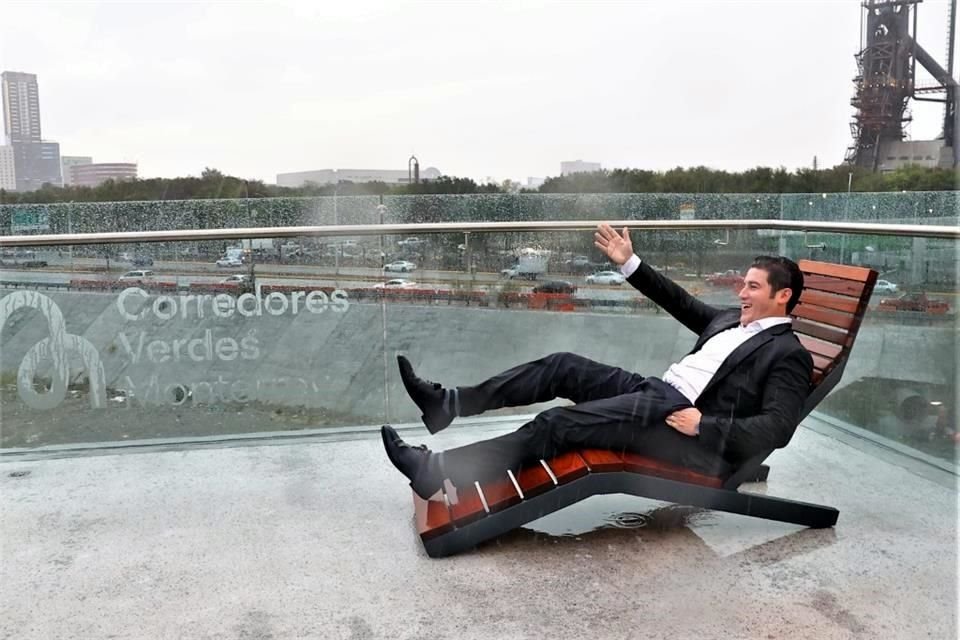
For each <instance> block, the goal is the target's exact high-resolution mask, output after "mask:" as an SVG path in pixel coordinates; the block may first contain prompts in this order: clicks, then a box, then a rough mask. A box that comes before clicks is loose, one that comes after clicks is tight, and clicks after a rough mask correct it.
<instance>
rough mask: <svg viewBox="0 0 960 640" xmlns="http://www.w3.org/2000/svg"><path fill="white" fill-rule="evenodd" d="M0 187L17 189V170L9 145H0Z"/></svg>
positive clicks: (5, 189)
mask: <svg viewBox="0 0 960 640" xmlns="http://www.w3.org/2000/svg"><path fill="white" fill-rule="evenodd" d="M0 189H3V190H4V191H16V189H17V172H16V170H15V169H14V165H13V147H11V146H10V145H3V146H0Z"/></svg>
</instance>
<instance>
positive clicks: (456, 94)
mask: <svg viewBox="0 0 960 640" xmlns="http://www.w3.org/2000/svg"><path fill="white" fill-rule="evenodd" d="M948 5H949V2H948V0H925V1H924V2H923V4H921V5H920V14H919V30H918V41H919V42H920V43H921V44H922V45H923V46H924V47H925V48H926V49H927V50H928V51H929V52H930V53H931V54H933V55H934V56H935V57H937V58H938V59H939V60H940V61H941V64H943V65H944V66H946V62H945V57H946V56H945V43H946V16H947V8H948ZM0 20H2V29H0V33H2V36H0V70H11V71H25V72H30V73H36V74H37V75H38V76H39V78H38V79H39V83H40V101H41V118H42V125H43V135H44V137H45V138H47V139H51V140H56V141H58V142H60V145H61V153H63V154H64V155H91V156H93V158H94V160H95V161H103V162H106V161H135V162H138V163H139V165H140V175H141V177H154V176H164V177H173V176H179V175H190V174H192V175H198V174H199V173H200V171H202V170H203V168H204V167H205V166H210V167H216V168H218V169H220V170H222V171H224V172H225V173H229V174H232V175H237V176H241V177H247V178H259V179H262V180H264V181H266V182H271V183H272V182H275V180H276V174H277V173H278V172H286V171H303V170H309V169H325V168H367V169H369V168H374V169H405V168H406V163H407V158H408V157H409V156H410V155H411V154H412V153H414V154H416V155H417V156H418V158H419V160H420V163H421V167H424V168H425V167H428V166H436V167H437V168H439V169H440V170H441V171H442V172H444V173H445V174H448V175H458V176H469V177H473V178H475V179H483V178H485V177H486V176H493V177H496V178H498V179H502V178H508V177H509V178H514V179H525V178H526V177H527V176H549V175H557V174H559V170H560V161H561V160H575V159H583V160H590V161H598V162H600V163H602V165H603V167H604V168H616V167H632V168H643V169H660V170H662V169H668V168H671V167H674V166H678V165H679V166H695V165H706V166H709V167H714V168H722V169H728V170H742V169H745V168H749V167H753V166H758V165H765V166H780V165H783V166H786V167H788V168H790V169H795V168H797V167H799V166H808V165H810V164H811V163H812V161H813V157H814V156H815V155H816V156H818V159H819V163H820V165H821V166H832V165H834V164H838V163H839V162H841V161H842V159H843V153H844V150H845V148H846V147H847V146H848V144H850V141H851V138H850V132H849V122H850V118H851V115H852V108H851V107H850V98H851V96H852V94H853V84H852V81H851V79H852V77H853V75H854V73H855V70H856V67H855V63H854V58H853V55H854V53H856V51H857V49H858V42H859V29H860V3H859V1H857V0H823V1H819V2H818V1H815V0H796V1H793V0H763V1H761V0H757V1H754V2H747V1H745V0H712V1H709V2H708V1H703V2H694V1H691V0H662V1H657V2H596V1H593V2H582V3H581V2H563V3H559V2H501V3H492V2H483V3H481V2H476V3H470V2H464V1H454V0H447V1H445V2H402V1H399V0H385V1H383V2H358V1H356V0H350V1H349V2H346V1H345V2H340V3H336V4H334V3H330V2H322V1H321V2H304V3H293V2H290V3H278V2H272V3H249V2H244V3H240V2H236V3H230V2H220V3H203V4H199V3H191V4H186V3H173V2H163V3H156V4H148V3H139V2H138V3H132V2H131V3H106V2H104V3H79V2H71V3H62V4H51V3H41V2H23V3H18V2H14V3H13V4H12V5H11V4H10V3H9V2H8V3H6V4H4V6H3V8H2V9H0ZM917 105H919V103H916V105H915V106H914V108H913V112H914V117H915V119H914V123H913V125H912V127H911V134H912V137H913V138H914V139H924V138H932V137H935V136H936V135H938V134H939V132H940V118H941V114H942V107H941V106H940V105H933V106H925V105H924V106H917Z"/></svg>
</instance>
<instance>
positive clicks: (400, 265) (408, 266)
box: [383, 260, 417, 273]
mask: <svg viewBox="0 0 960 640" xmlns="http://www.w3.org/2000/svg"><path fill="white" fill-rule="evenodd" d="M416 268H417V265H415V264H413V263H412V262H410V261H409V260H395V261H393V262H391V263H389V264H386V265H384V266H383V270H384V271H399V272H400V273H406V272H408V271H413V270H414V269H416Z"/></svg>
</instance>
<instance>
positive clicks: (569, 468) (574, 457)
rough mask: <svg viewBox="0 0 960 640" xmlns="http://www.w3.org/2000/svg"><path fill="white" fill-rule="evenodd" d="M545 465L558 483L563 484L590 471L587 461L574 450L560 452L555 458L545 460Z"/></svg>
mask: <svg viewBox="0 0 960 640" xmlns="http://www.w3.org/2000/svg"><path fill="white" fill-rule="evenodd" d="M547 465H548V466H549V467H550V470H551V471H552V472H553V475H554V476H556V478H557V483H558V484H564V483H566V482H570V481H571V480H576V479H577V478H582V477H583V476H585V475H587V474H588V473H590V469H589V468H588V467H587V463H586V462H584V461H583V458H581V457H580V455H579V454H578V453H577V452H576V451H567V452H566V453H561V454H560V455H559V456H557V457H556V458H551V459H550V460H547Z"/></svg>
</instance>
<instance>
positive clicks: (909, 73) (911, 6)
mask: <svg viewBox="0 0 960 640" xmlns="http://www.w3.org/2000/svg"><path fill="white" fill-rule="evenodd" d="M922 1H923V0H865V2H863V5H862V6H863V10H864V13H863V14H862V15H861V28H860V32H861V33H860V44H861V49H860V52H859V53H858V54H857V55H856V59H857V68H858V75H857V76H856V77H855V78H854V85H855V88H856V92H855V94H854V97H853V100H851V104H852V105H853V106H854V107H856V109H857V113H856V115H854V118H853V122H851V123H850V130H851V133H852V134H853V145H852V146H851V147H850V148H849V149H847V155H846V160H847V162H849V163H851V164H855V165H857V166H860V167H866V168H869V169H872V170H874V171H876V170H877V169H879V168H881V161H882V160H883V158H884V157H885V156H887V154H888V153H892V151H891V149H893V148H895V147H896V144H897V143H901V141H902V140H903V139H904V125H906V124H907V123H908V122H910V119H911V118H910V113H909V110H908V109H907V101H908V100H910V99H911V98H912V99H914V100H921V101H928V102H942V103H944V119H943V134H942V144H940V145H937V146H938V147H939V148H940V149H942V152H941V153H939V154H938V155H939V157H938V158H935V159H934V158H931V160H934V162H935V163H938V164H939V165H940V166H944V165H946V166H954V167H956V166H958V165H960V163H958V158H960V149H958V145H957V144H956V143H957V132H958V129H960V125H958V113H957V103H958V102H960V87H958V83H957V81H956V80H954V78H953V48H954V35H955V31H956V9H957V0H952V1H951V5H950V15H949V18H948V32H947V68H946V69H944V68H943V67H941V66H940V64H938V63H937V61H936V60H934V58H933V56H931V55H930V54H929V53H927V52H926V50H925V49H924V48H923V47H922V46H920V44H919V43H918V42H917V40H916V33H917V6H916V5H918V4H920V3H921V2H922ZM911 18H912V20H911ZM918 62H919V63H920V65H921V66H922V67H923V68H924V69H926V70H927V71H928V72H929V73H930V75H931V76H933V78H934V80H935V81H936V83H937V84H935V85H930V86H917V85H916V64H917V63H918ZM947 149H949V151H948V150H947ZM900 152H902V150H901V151H900ZM898 153H899V152H898ZM910 157H911V158H912V157H914V156H910Z"/></svg>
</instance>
